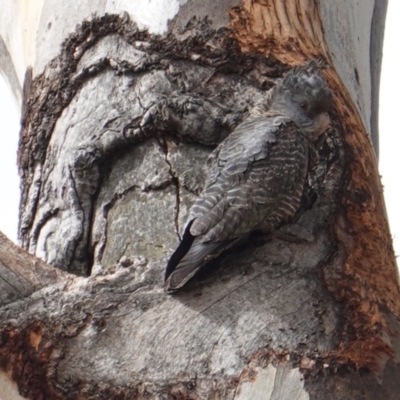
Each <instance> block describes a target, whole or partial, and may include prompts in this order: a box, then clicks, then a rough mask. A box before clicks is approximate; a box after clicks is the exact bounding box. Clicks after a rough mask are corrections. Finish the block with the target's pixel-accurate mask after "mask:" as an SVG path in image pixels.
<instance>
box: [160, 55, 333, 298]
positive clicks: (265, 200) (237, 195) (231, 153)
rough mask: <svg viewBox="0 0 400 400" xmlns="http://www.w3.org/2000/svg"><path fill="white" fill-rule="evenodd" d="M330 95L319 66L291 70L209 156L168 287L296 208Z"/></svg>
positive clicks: (323, 127) (169, 273) (180, 283)
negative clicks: (206, 168)
mask: <svg viewBox="0 0 400 400" xmlns="http://www.w3.org/2000/svg"><path fill="white" fill-rule="evenodd" d="M331 106H332V92H331V90H330V89H329V88H328V85H327V83H326V81H325V80H324V78H323V77H322V76H321V74H320V68H319V66H318V64H317V63H315V62H312V63H309V64H307V65H306V66H303V67H298V68H294V69H292V70H290V71H289V72H288V73H287V74H286V75H285V76H284V77H283V78H282V79H280V80H278V82H277V84H276V86H275V87H274V88H273V89H272V90H271V91H270V93H269V95H268V98H267V100H266V103H265V104H264V106H263V107H259V108H258V111H257V113H256V115H255V116H251V117H249V118H248V119H246V120H245V121H244V122H242V123H241V124H240V125H238V126H237V128H236V129H235V130H234V131H233V132H232V133H231V134H230V135H229V136H228V137H227V138H226V139H225V140H223V141H222V142H221V143H220V144H219V145H218V146H217V148H216V149H215V150H214V151H213V152H212V153H211V155H210V157H209V159H208V161H207V167H208V171H207V178H206V182H205V187H204V190H203V193H202V194H201V196H200V197H199V198H198V199H197V200H196V202H195V204H194V205H193V207H192V209H191V211H190V215H189V218H188V220H187V223H186V227H185V230H184V234H183V237H182V241H181V243H180V245H179V246H178V248H177V249H176V251H175V252H174V253H173V254H172V256H171V258H170V259H169V261H168V264H167V267H166V271H165V290H166V291H167V292H169V293H171V292H174V291H176V290H178V289H180V288H181V287H182V286H183V285H185V284H186V283H187V281H188V280H189V279H191V278H192V277H193V276H194V275H195V274H196V272H198V270H199V269H200V268H201V267H203V266H204V265H205V264H206V263H207V262H209V261H210V260H212V259H213V258H215V257H217V256H218V255H220V254H221V253H222V252H223V251H224V250H226V249H228V248H229V247H231V246H232V245H233V244H234V243H236V242H238V241H239V240H241V239H243V238H245V237H247V236H248V235H249V234H250V233H251V232H252V231H255V230H262V231H263V232H272V231H273V230H274V229H275V228H276V227H277V226H278V225H280V224H281V223H282V222H284V221H285V220H287V219H288V218H290V217H292V216H293V215H294V214H295V213H296V211H297V210H298V208H299V206H300V201H301V198H302V196H303V190H304V186H305V181H306V178H307V173H308V170H309V155H310V148H311V146H312V145H313V142H315V141H316V140H317V139H318V138H319V136H320V135H321V134H322V133H323V132H325V131H326V129H327V128H328V126H329V124H330V119H329V115H328V111H329V110H330V108H331Z"/></svg>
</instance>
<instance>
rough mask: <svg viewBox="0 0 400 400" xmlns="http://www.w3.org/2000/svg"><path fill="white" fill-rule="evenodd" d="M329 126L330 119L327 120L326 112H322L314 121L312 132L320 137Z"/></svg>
mask: <svg viewBox="0 0 400 400" xmlns="http://www.w3.org/2000/svg"><path fill="white" fill-rule="evenodd" d="M330 124H331V119H330V118H329V114H328V113H327V112H323V113H321V114H318V115H317V116H316V117H315V119H314V128H315V129H314V132H315V134H316V136H317V137H318V136H320V135H322V134H323V133H324V132H325V131H326V130H327V129H328V128H329V125H330Z"/></svg>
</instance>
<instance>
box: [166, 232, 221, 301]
mask: <svg viewBox="0 0 400 400" xmlns="http://www.w3.org/2000/svg"><path fill="white" fill-rule="evenodd" d="M220 248H221V250H220ZM222 250H223V248H222V244H221V243H215V242H207V243H202V242H201V240H200V238H199V237H195V236H193V235H191V233H190V225H188V227H187V228H186V230H185V233H184V235H183V238H182V241H181V243H180V245H179V246H178V248H177V249H176V250H175V252H174V254H172V256H171V258H170V259H169V261H168V264H167V268H166V270H165V290H166V291H167V292H169V293H172V292H174V291H176V290H178V289H179V288H181V287H182V286H183V285H184V284H185V283H186V282H187V281H188V280H189V279H191V278H192V277H193V276H194V275H195V274H196V272H197V271H198V270H199V269H200V268H201V267H202V266H203V265H204V264H206V263H207V262H208V261H209V260H211V259H212V258H214V257H215V256H216V255H218V254H220V253H221V251H222Z"/></svg>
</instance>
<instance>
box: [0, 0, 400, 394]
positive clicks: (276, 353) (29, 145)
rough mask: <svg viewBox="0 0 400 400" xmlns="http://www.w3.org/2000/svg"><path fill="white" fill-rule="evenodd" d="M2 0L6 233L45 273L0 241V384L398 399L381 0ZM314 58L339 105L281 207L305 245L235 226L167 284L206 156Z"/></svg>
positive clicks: (399, 299) (45, 389) (50, 389)
mask: <svg viewBox="0 0 400 400" xmlns="http://www.w3.org/2000/svg"><path fill="white" fill-rule="evenodd" d="M9 3H10V4H8V5H7V6H5V5H3V4H1V5H0V15H1V17H0V21H1V24H0V46H2V47H4V48H5V49H6V50H7V51H6V52H1V57H3V58H2V59H1V60H0V67H1V68H2V69H3V72H5V73H6V74H7V76H8V78H9V81H10V82H11V84H12V87H13V89H14V93H15V94H16V95H17V96H18V95H19V93H23V94H22V100H23V107H22V123H23V125H22V132H21V141H20V149H19V168H20V174H21V178H22V200H21V209H20V228H19V232H20V240H21V244H22V247H23V248H24V249H26V250H28V251H29V252H30V253H33V254H35V255H36V256H38V257H40V258H42V259H43V260H45V261H46V263H47V264H48V265H51V266H52V267H50V266H48V265H46V264H45V263H43V262H42V261H39V260H38V259H36V258H34V257H33V256H30V255H28V254H27V253H25V252H24V251H22V250H21V249H19V248H17V247H15V246H13V245H11V244H10V243H9V242H8V241H7V239H5V238H3V237H1V238H0V239H1V240H0V284H1V293H0V304H1V308H0V316H1V317H0V332H1V339H0V367H1V371H2V374H0V397H1V398H3V399H7V398H10V399H11V398H17V397H16V394H15V393H16V390H17V389H16V388H18V391H19V393H20V395H21V396H23V397H25V398H29V399H35V400H36V399H114V398H115V399H136V398H137V399H145V398H146V399H148V398H149V399H235V400H239V399H240V400H242V399H271V400H272V399H280V400H282V399H283V400H285V399H287V400H291V399H374V400H376V399H396V398H398V393H399V391H400V369H399V364H398V363H399V356H400V336H399V334H400V327H399V322H398V317H399V316H400V290H399V289H400V288H399V281H398V274H397V269H396V262H395V258H394V254H393V249H392V245H391V238H390V234H389V230H388V225H387V221H386V217H385V210H384V202H383V197H382V187H381V184H380V180H379V175H378V171H377V163H376V156H375V153H374V149H373V147H372V143H375V144H377V137H378V133H377V108H378V104H377V100H376V99H377V93H378V86H379V69H380V60H381V46H382V37H383V27H384V18H385V12H386V1H378V0H376V1H373V0H366V1H363V2H360V4H358V3H356V2H345V1H342V0H341V1H339V0H338V1H335V2H329V1H322V0H320V1H306V0H288V1H284V0H257V1H250V0H243V2H240V1H234V0H221V1H218V2H215V1H208V0H207V1H203V2H201V3H200V2H197V3H195V2H194V1H190V0H189V1H188V2H186V3H184V4H183V3H182V2H179V3H178V2H171V1H159V2H150V1H149V2H146V1H144V0H143V1H141V2H140V4H137V3H136V2H130V1H123V0H120V1H115V2H107V3H106V2H88V3H87V4H86V5H80V4H72V3H68V2H61V1H57V2H51V5H50V3H49V2H41V5H39V3H38V5H35V6H32V8H31V9H29V12H27V13H26V14H24V12H25V11H24V12H23V11H22V9H17V2H16V1H11V2H9ZM47 3H49V4H47ZM94 3H98V4H94ZM100 3H101V4H100ZM181 3H182V4H181ZM133 4H135V5H133ZM14 8H15V9H14ZM15 15H18V16H19V17H20V18H18V19H17V22H15V18H14V17H15ZM18 21H24V29H23V30H22V27H21V26H19V22H18ZM10 32H11V33H13V34H9V33H10ZM1 38H2V39H1ZM319 58H322V59H325V60H326V62H327V65H328V67H327V69H326V70H325V71H324V75H325V77H326V79H327V81H328V83H329V85H330V87H331V88H332V90H333V93H334V98H335V108H334V111H333V112H332V121H333V123H332V127H331V129H330V130H329V131H328V132H327V134H326V137H325V139H324V141H323V143H321V146H320V148H319V149H318V161H317V163H316V165H315V166H314V167H313V168H312V169H311V170H310V171H309V178H308V183H307V185H306V186H307V187H306V188H305V192H304V199H303V201H302V206H301V209H300V210H299V212H298V214H297V215H296V218H295V219H294V220H293V221H291V223H296V225H297V226H300V227H301V228H302V229H303V230H305V231H307V232H309V235H308V238H307V240H306V241H303V242H298V241H296V242H288V241H285V240H283V239H282V238H279V235H277V237H275V236H274V237H272V238H270V239H269V240H267V241H264V242H263V243H262V244H261V245H260V243H256V241H255V240H254V238H253V239H250V240H249V242H248V243H247V245H246V246H242V247H240V248H239V247H237V248H236V249H234V250H233V251H231V252H230V253H229V254H225V255H224V256H223V257H222V258H220V259H219V260H217V262H215V263H213V264H212V265H211V267H210V268H209V271H207V272H206V273H205V274H203V275H202V276H200V277H198V278H197V279H194V280H193V281H192V282H190V283H189V284H188V285H187V287H186V288H185V289H184V290H183V291H181V292H179V293H177V294H176V295H173V296H170V295H167V294H165V293H164V292H163V287H162V286H163V270H164V267H165V262H166V260H167V258H168V257H169V256H170V255H171V253H172V251H173V250H174V248H175V247H176V246H177V244H178V243H179V238H180V234H181V230H182V228H183V224H184V221H185V218H186V217H187V215H188V211H189V209H190V206H191V204H192V203H193V201H194V199H195V198H196V196H197V195H198V194H199V192H200V191H201V188H202V184H203V172H202V165H203V164H204V162H205V160H206V158H207V156H208V154H209V153H210V151H211V150H212V149H213V148H214V147H215V146H216V145H217V144H218V143H219V142H220V141H221V140H222V139H223V138H224V137H226V136H227V135H228V134H229V133H230V132H231V131H232V130H233V129H234V128H235V126H237V124H238V123H240V122H241V121H242V120H243V119H244V118H246V116H247V115H248V113H249V110H250V109H251V108H252V107H254V106H255V105H257V103H258V102H260V101H261V100H262V99H263V98H264V97H265V96H266V92H267V91H268V89H270V88H271V87H272V86H273V84H274V81H275V80H276V79H277V78H279V77H280V76H282V74H284V73H285V72H286V71H287V70H288V69H289V68H290V67H293V66H296V65H302V64H304V63H306V62H307V61H309V60H311V59H319ZM5 65H7V68H4V66H5ZM22 82H23V91H22V90H21V89H20V87H21V86H22V84H21V85H20V83H22ZM371 139H372V140H371ZM375 149H377V147H376V148H375ZM284 229H285V227H282V230H284ZM54 267H57V268H58V269H55V268H54ZM60 270H63V271H60ZM76 275H78V276H76ZM2 382H3V384H2ZM3 387H4V388H3ZM2 391H3V393H2ZM6 391H10V393H14V395H13V394H9V395H8V396H9V397H7V393H6Z"/></svg>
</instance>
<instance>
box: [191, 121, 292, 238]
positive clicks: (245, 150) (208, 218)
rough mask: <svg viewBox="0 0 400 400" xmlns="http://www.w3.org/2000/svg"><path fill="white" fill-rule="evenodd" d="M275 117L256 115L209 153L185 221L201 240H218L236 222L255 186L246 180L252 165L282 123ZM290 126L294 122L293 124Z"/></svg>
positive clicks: (263, 156) (261, 157)
mask: <svg viewBox="0 0 400 400" xmlns="http://www.w3.org/2000/svg"><path fill="white" fill-rule="evenodd" d="M287 124H293V123H292V122H291V121H290V120H288V119H286V118H284V117H282V116H278V117H256V118H251V119H248V120H246V121H245V122H243V123H242V124H240V125H239V126H238V127H237V128H236V129H235V130H234V131H233V132H232V134H231V135H230V136H228V137H227V138H226V139H225V140H224V141H223V142H222V143H221V144H220V145H219V146H218V147H217V148H216V149H215V150H214V152H213V153H212V154H211V156H210V159H209V164H210V169H209V172H208V175H207V179H206V184H205V189H204V192H203V194H202V195H201V197H199V198H198V199H197V201H196V202H195V204H194V205H193V207H192V210H191V212H190V216H189V218H188V223H191V227H190V233H191V234H192V235H193V236H201V235H202V236H203V239H202V241H222V240H225V239H226V238H227V237H229V235H230V234H231V233H232V232H233V231H234V229H235V227H237V226H238V225H240V223H241V220H242V218H243V217H244V215H245V214H244V213H243V210H245V209H247V208H249V207H251V203H252V201H253V200H256V198H255V197H254V194H255V193H254V189H255V188H256V187H257V185H254V182H251V181H249V177H250V173H251V170H252V168H253V166H254V165H256V164H257V163H258V162H260V161H262V160H265V159H267V158H268V153H269V151H270V147H271V146H273V145H274V143H275V142H276V140H277V133H278V131H279V130H280V129H282V126H283V125H287ZM293 125H294V124H293Z"/></svg>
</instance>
